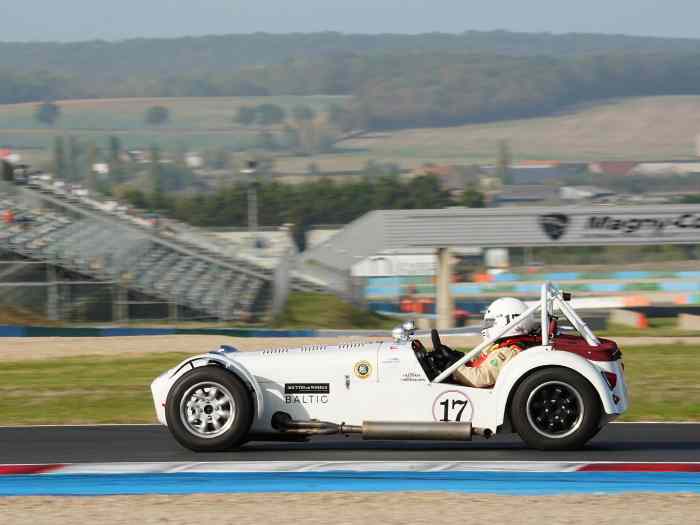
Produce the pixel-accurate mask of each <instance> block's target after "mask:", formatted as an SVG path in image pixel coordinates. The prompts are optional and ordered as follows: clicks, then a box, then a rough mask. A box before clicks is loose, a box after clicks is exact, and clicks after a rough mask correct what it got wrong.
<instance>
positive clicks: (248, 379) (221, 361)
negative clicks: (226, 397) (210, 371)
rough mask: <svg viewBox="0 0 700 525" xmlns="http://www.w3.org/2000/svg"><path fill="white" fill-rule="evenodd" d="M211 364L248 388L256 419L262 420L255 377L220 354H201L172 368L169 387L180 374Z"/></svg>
mask: <svg viewBox="0 0 700 525" xmlns="http://www.w3.org/2000/svg"><path fill="white" fill-rule="evenodd" d="M211 364H215V365H218V366H221V367H223V368H225V369H226V370H228V371H229V372H231V373H232V374H233V375H235V376H236V377H238V379H240V380H241V381H243V382H244V383H245V384H246V385H247V386H248V388H250V389H251V390H252V391H253V394H254V396H255V413H256V414H257V419H260V418H262V415H263V411H264V408H265V400H264V399H263V394H262V388H260V384H259V383H258V380H257V379H255V376H254V375H253V374H251V373H250V371H249V370H248V369H247V368H246V367H245V366H243V365H242V364H241V363H239V362H237V361H234V360H232V359H228V358H226V357H225V356H222V355H220V354H217V353H214V352H212V353H210V354H202V355H198V356H195V357H190V358H189V359H186V360H184V361H183V362H182V363H180V364H179V365H178V366H176V367H175V368H173V374H172V375H171V376H170V380H171V383H170V386H171V387H172V385H173V384H174V383H175V381H176V380H177V378H179V377H180V376H181V375H182V374H184V373H185V372H187V370H191V369H192V368H199V367H201V366H208V365H211Z"/></svg>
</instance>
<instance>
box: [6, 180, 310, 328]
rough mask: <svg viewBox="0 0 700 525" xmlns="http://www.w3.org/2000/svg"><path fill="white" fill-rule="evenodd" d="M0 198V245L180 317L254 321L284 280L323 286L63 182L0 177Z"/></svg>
mask: <svg viewBox="0 0 700 525" xmlns="http://www.w3.org/2000/svg"><path fill="white" fill-rule="evenodd" d="M0 197H2V198H0V210H3V209H5V210H11V213H12V214H13V218H12V220H11V221H7V222H3V223H2V225H1V226H0V251H4V252H6V253H9V254H13V255H14V256H16V257H19V258H22V259H24V260H31V261H43V262H45V263H47V264H50V265H52V266H54V267H56V268H61V269H64V270H66V271H70V272H72V274H74V275H79V276H83V277H84V279H87V280H92V281H94V282H95V283H103V284H110V285H112V286H113V287H118V288H121V289H122V290H123V294H122V295H124V294H126V297H127V298H128V297H129V296H130V297H131V298H132V300H134V301H137V302H141V303H148V302H152V303H162V304H168V305H171V306H174V307H175V308H176V311H177V309H179V310H180V311H185V312H187V314H186V315H185V316H184V317H186V318H193V319H194V318H196V319H212V320H223V321H239V322H254V321H261V320H264V319H266V318H268V317H269V316H270V315H272V314H273V313H274V312H273V310H274V308H275V307H279V305H280V304H283V303H284V300H285V298H286V293H287V289H288V288H289V286H290V284H291V286H292V287H293V288H295V289H299V290H319V289H322V288H323V286H322V283H318V282H316V281H313V282H311V281H309V280H308V279H305V278H304V277H300V276H293V277H291V278H286V279H287V280H289V281H290V282H287V283H285V282H283V280H281V279H280V278H279V275H276V274H277V273H278V272H277V270H276V267H274V265H273V264H271V262H270V261H269V260H268V261H263V262H261V261H259V260H257V259H255V258H253V257H246V255H245V254H237V255H232V254H231V253H230V251H229V250H226V249H225V247H224V246H222V245H221V244H219V243H216V242H212V240H211V238H209V237H207V236H206V235H204V234H203V233H200V232H198V231H197V230H196V229H195V228H191V227H189V226H187V225H184V224H181V223H176V222H175V221H168V220H167V219H166V220H164V221H163V222H162V223H160V224H157V225H156V224H152V223H150V222H148V221H144V220H143V219H139V218H135V217H133V216H130V215H127V214H125V213H115V212H114V210H111V209H109V207H105V206H100V205H99V203H97V202H96V201H94V200H91V199H88V198H76V196H75V195H71V194H69V193H66V192H65V191H64V190H63V189H58V190H55V189H54V187H48V186H38V185H35V186H34V187H28V186H26V185H22V186H14V185H9V184H5V186H4V188H0ZM277 262H280V259H278V261H277ZM134 298H138V299H134ZM127 302H128V300H127ZM171 317H173V316H171ZM174 317H178V316H177V314H176V315H175V316H174Z"/></svg>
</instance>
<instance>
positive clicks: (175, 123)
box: [0, 95, 343, 149]
mask: <svg viewBox="0 0 700 525" xmlns="http://www.w3.org/2000/svg"><path fill="white" fill-rule="evenodd" d="M339 100H340V101H342V100H343V97H332V96H321V95H319V96H310V97H297V96H281V97H206V98H196V97H192V98H134V99H96V100H66V101H59V102H58V104H59V105H60V106H61V110H62V116H61V119H60V121H59V125H58V126H57V127H56V129H52V128H47V127H46V126H41V125H39V124H38V123H37V122H36V121H35V120H34V111H35V108H36V104H35V103H29V104H9V105H0V145H3V144H7V145H10V146H14V147H16V148H27V149H30V148H47V147H49V146H50V144H51V141H52V139H53V137H54V136H55V135H56V134H58V133H70V134H73V135H76V136H80V137H84V138H88V137H90V138H93V139H94V140H95V141H96V142H97V143H98V144H100V143H102V142H104V141H105V138H106V136H107V135H112V134H115V135H118V136H120V137H121V139H122V141H123V142H124V144H126V145H127V146H129V147H135V146H144V145H150V144H152V143H153V142H156V143H159V144H161V145H162V146H165V147H168V146H174V145H176V144H178V143H184V144H187V145H188V146H190V147H194V148H205V147H215V146H228V145H232V144H235V145H237V144H242V145H243V147H246V145H247V143H252V137H253V136H254V135H255V134H256V133H257V132H258V131H259V130H258V129H256V128H255V127H250V128H244V127H241V126H239V125H238V124H236V123H235V122H233V118H234V116H235V115H236V113H237V111H238V108H239V107H240V106H244V105H257V104H263V103H271V104H277V105H279V106H282V107H283V108H285V109H286V110H287V111H289V110H291V108H293V107H294V106H295V105H297V104H305V105H308V106H310V107H312V108H314V109H315V110H316V111H319V112H320V111H325V110H326V108H327V107H328V106H329V105H330V104H331V103H332V102H336V101H339ZM155 105H159V106H165V107H167V108H168V109H169V110H170V115H171V120H170V122H169V123H168V124H166V125H164V126H162V127H160V128H152V127H151V128H149V127H148V126H146V124H145V123H144V113H145V112H146V109H148V108H149V107H151V106H155Z"/></svg>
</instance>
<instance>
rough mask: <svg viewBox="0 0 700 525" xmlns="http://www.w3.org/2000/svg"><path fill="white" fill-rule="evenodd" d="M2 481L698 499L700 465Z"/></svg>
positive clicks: (61, 492)
mask: <svg viewBox="0 0 700 525" xmlns="http://www.w3.org/2000/svg"><path fill="white" fill-rule="evenodd" d="M0 474H2V475H0V496H39V495H44V496H49V495H56V496H69V495H72V496H99V495H124V494H127V495H130V494H193V493H250V492H337V491H345V492H396V491H401V492H405V491H409V492H410V491H412V492H436V491H452V492H469V493H481V494H489V493H494V494H510V495H554V494H570V493H596V494H598V493H605V494H614V493H624V492H658V493H670V492H684V493H700V463H569V462H532V463H530V462H488V463H482V462H468V461H465V462H384V461H378V462H211V463H206V462H202V463H199V462H197V463H84V464H54V465H2V466H0Z"/></svg>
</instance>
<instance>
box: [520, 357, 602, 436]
mask: <svg viewBox="0 0 700 525" xmlns="http://www.w3.org/2000/svg"><path fill="white" fill-rule="evenodd" d="M510 416H511V421H512V422H513V427H514V428H515V430H516V431H517V433H518V434H519V435H520V437H521V438H522V439H523V441H525V443H527V444H528V445H529V446H530V447H532V448H537V449H540V450H570V449H578V448H581V447H583V445H585V444H586V442H587V441H588V440H589V439H591V437H593V436H594V435H595V433H596V431H597V429H598V422H599V420H600V402H599V399H598V394H597V393H596V391H595V389H594V388H593V386H592V385H591V384H590V383H589V382H588V380H586V378H584V377H583V376H581V375H579V374H577V373H576V372H574V371H573V370H568V369H565V368H546V369H543V370H539V371H536V372H534V373H533V374H532V375H530V376H528V377H526V378H525V380H524V381H523V382H522V383H521V384H520V385H519V386H518V389H517V390H516V392H515V395H514V396H513V401H512V403H511V410H510Z"/></svg>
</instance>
